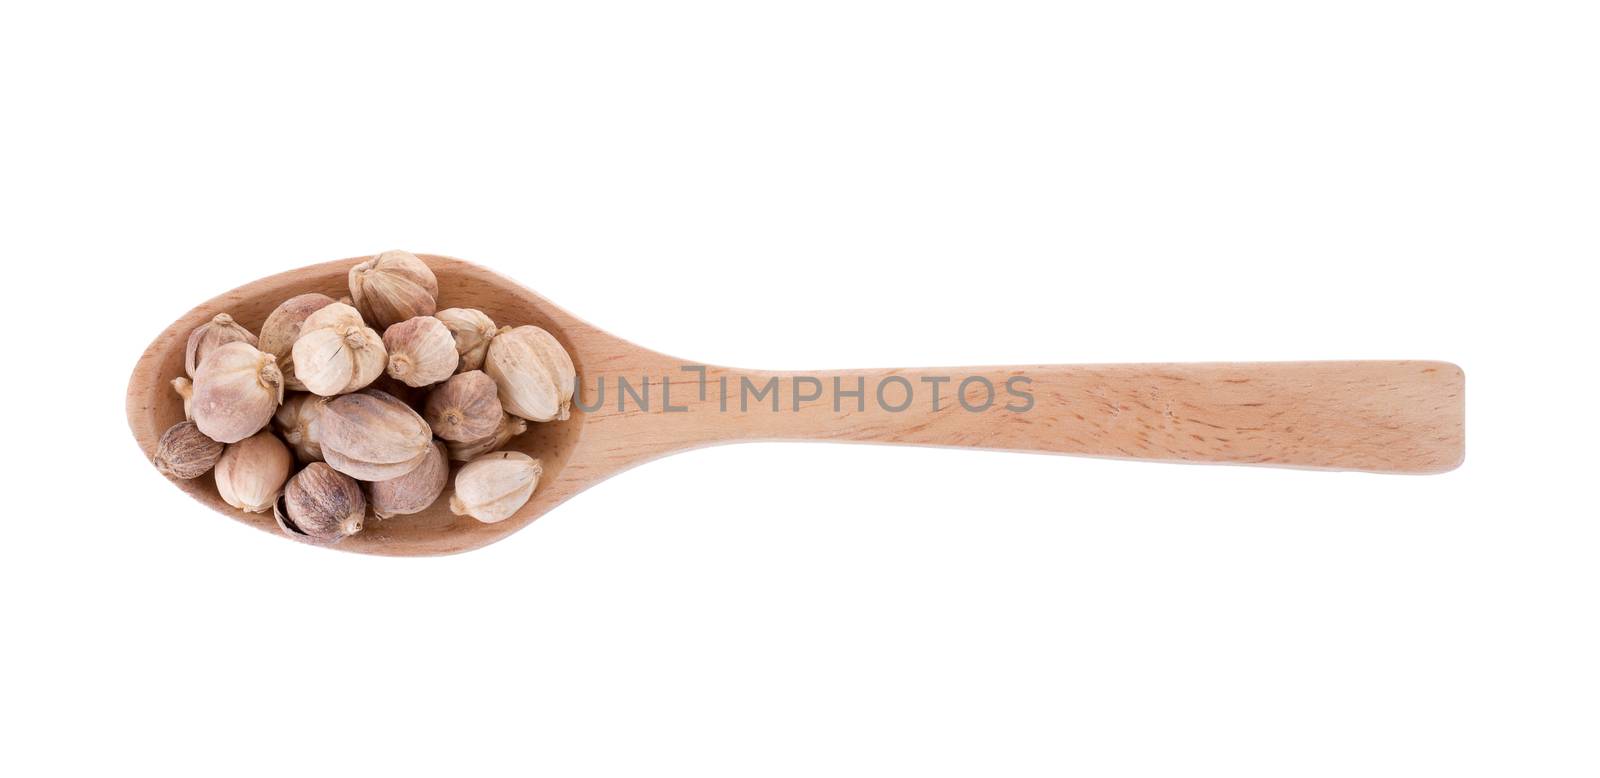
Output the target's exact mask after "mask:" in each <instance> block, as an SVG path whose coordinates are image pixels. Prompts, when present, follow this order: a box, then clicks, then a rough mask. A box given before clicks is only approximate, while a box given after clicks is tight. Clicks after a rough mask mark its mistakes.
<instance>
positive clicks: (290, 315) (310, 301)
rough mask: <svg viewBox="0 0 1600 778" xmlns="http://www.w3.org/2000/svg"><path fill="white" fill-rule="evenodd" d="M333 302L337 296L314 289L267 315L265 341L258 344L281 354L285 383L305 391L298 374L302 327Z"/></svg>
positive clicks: (289, 386) (280, 364)
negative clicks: (297, 343) (297, 351)
mask: <svg viewBox="0 0 1600 778" xmlns="http://www.w3.org/2000/svg"><path fill="white" fill-rule="evenodd" d="M332 304H333V298H332V297H329V296H327V295H325V294H318V293H316V292H312V293H310V294H301V295H295V296H294V297H291V298H289V299H287V300H284V301H283V304H282V305H279V306H278V307H277V308H274V309H273V311H272V313H270V314H268V315H267V321H266V323H264V324H262V325H261V342H260V343H259V344H257V345H256V348H259V349H261V350H262V351H265V352H267V353H268V354H271V355H273V356H275V357H277V358H278V369H279V370H281V371H283V385H284V386H285V387H287V388H289V389H293V390H294V391H297V392H304V391H305V390H306V385H305V384H303V383H300V379H299V378H297V377H295V374H294V358H293V349H294V342H295V340H297V339H298V338H299V337H300V327H301V325H303V324H305V321H306V318H307V317H309V316H310V315H311V314H313V313H316V312H317V311H320V310H322V309H323V308H326V307H328V306H329V305H332Z"/></svg>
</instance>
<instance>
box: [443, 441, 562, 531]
mask: <svg viewBox="0 0 1600 778" xmlns="http://www.w3.org/2000/svg"><path fill="white" fill-rule="evenodd" d="M543 473H544V467H543V466H542V465H540V464H539V460H537V459H534V458H533V457H530V456H528V455H527V454H524V453H522V452H520V451H497V452H495V453H493V454H485V455H483V456H481V457H478V458H477V459H474V460H472V461H471V462H468V463H467V464H466V465H465V466H464V467H462V468H461V472H459V473H456V490H455V494H453V495H451V497H450V512H451V513H454V514H456V515H457V516H471V517H472V518H474V519H477V520H478V521H481V522H483V523H485V524H493V523H495V522H497V521H505V520H506V519H509V518H511V516H512V514H515V513H516V512H517V510H518V509H520V508H521V507H522V506H523V505H525V504H527V502H528V498H529V497H532V496H533V490H534V488H535V487H537V486H538V485H539V476H540V475H542V474H543Z"/></svg>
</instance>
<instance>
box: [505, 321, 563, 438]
mask: <svg viewBox="0 0 1600 778" xmlns="http://www.w3.org/2000/svg"><path fill="white" fill-rule="evenodd" d="M483 370H484V372H486V373H488V374H489V377H490V378H493V379H494V382H495V384H496V385H497V386H499V387H500V404H501V405H503V406H505V409H506V410H507V411H510V412H511V413H513V414H516V415H517V416H521V417H522V418H524V419H527V420H528V421H554V420H557V419H565V418H567V417H568V416H570V415H572V392H573V390H574V389H575V388H576V386H577V372H576V371H575V370H574V369H573V366H572V357H571V356H569V355H568V354H567V350H566V349H564V348H562V347H561V343H560V342H558V341H557V340H556V338H555V336H554V335H551V334H550V333H548V332H545V331H544V330H542V329H540V328H538V327H535V326H533V325H531V324H529V325H524V326H521V327H516V328H511V327H504V328H501V330H500V332H499V334H497V335H495V336H494V340H491V341H489V352H488V354H487V355H486V356H485V357H484V360H483Z"/></svg>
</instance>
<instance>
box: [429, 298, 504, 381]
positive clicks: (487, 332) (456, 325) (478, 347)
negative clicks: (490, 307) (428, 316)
mask: <svg viewBox="0 0 1600 778" xmlns="http://www.w3.org/2000/svg"><path fill="white" fill-rule="evenodd" d="M433 316H434V318H436V319H438V320H439V321H442V322H444V326H445V327H446V328H447V329H449V330H450V334H451V335H452V336H454V337H455V339H456V353H458V354H460V355H461V364H459V365H457V366H456V372H458V373H465V372H467V371H468V370H477V369H478V368H480V367H483V357H484V354H486V353H488V351H489V341H490V340H492V339H493V338H494V335H495V326H494V320H493V319H491V318H489V315H488V314H486V313H484V312H483V311H480V310H478V309H476V308H446V309H444V310H442V311H440V312H438V313H436V314H434V315H433Z"/></svg>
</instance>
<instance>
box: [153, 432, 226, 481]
mask: <svg viewBox="0 0 1600 778" xmlns="http://www.w3.org/2000/svg"><path fill="white" fill-rule="evenodd" d="M221 456H222V444H221V443H218V442H216V441H215V440H212V439H211V438H208V437H206V434H205V433H204V432H201V431H200V428H199V427H196V426H195V425H194V422H192V421H180V422H178V423H177V424H174V425H172V426H171V427H168V428H167V431H166V432H163V433H161V440H159V441H157V442H156V455H155V457H154V458H153V460H152V461H154V462H155V466H156V469H157V470H160V471H161V474H162V475H165V476H168V477H171V478H183V479H189V478H199V477H200V476H202V475H205V474H206V473H207V472H208V471H210V470H211V466H212V465H215V464H216V463H217V459H219V458H220V457H221Z"/></svg>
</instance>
